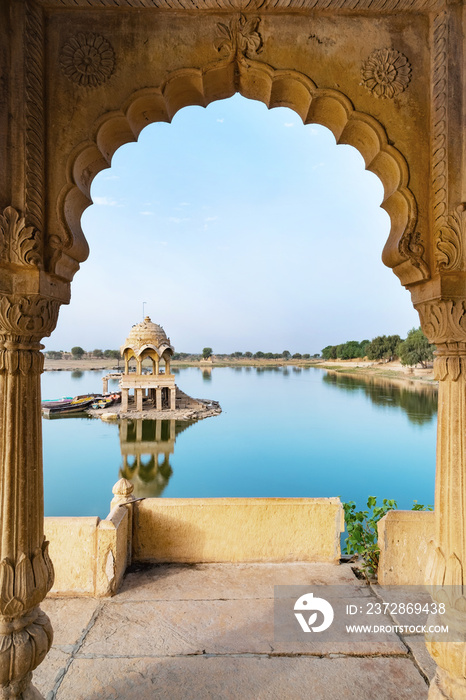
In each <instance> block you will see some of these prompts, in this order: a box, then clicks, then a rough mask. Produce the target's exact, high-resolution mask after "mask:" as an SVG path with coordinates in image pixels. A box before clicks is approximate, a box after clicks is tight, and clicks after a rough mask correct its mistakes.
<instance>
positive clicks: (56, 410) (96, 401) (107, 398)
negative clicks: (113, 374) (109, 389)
mask: <svg viewBox="0 0 466 700" xmlns="http://www.w3.org/2000/svg"><path fill="white" fill-rule="evenodd" d="M120 400H121V394H119V393H113V394H105V395H102V394H82V395H80V396H75V397H74V398H73V397H71V396H67V397H64V398H62V399H55V400H52V401H50V400H45V401H42V404H41V406H42V415H43V416H45V417H46V418H51V417H55V416H70V415H76V414H78V413H84V412H85V411H87V409H89V408H93V409H98V408H107V407H108V406H111V405H112V404H113V403H115V402H117V401H120Z"/></svg>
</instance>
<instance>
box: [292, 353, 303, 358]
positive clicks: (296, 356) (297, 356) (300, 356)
mask: <svg viewBox="0 0 466 700" xmlns="http://www.w3.org/2000/svg"><path fill="white" fill-rule="evenodd" d="M301 358H302V355H301V353H300V352H295V353H294V355H293V360H301Z"/></svg>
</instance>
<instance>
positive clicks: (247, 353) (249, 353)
mask: <svg viewBox="0 0 466 700" xmlns="http://www.w3.org/2000/svg"><path fill="white" fill-rule="evenodd" d="M244 357H252V352H251V351H250V350H248V351H247V352H245V353H244Z"/></svg>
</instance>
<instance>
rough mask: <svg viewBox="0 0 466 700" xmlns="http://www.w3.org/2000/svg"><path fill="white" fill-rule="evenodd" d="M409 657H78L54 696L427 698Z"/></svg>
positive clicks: (132, 699) (67, 699) (64, 699)
mask: <svg viewBox="0 0 466 700" xmlns="http://www.w3.org/2000/svg"><path fill="white" fill-rule="evenodd" d="M426 697H427V686H426V684H425V683H424V681H423V679H422V678H421V676H420V675H419V673H418V672H417V670H416V668H415V667H414V665H413V664H412V662H411V661H410V660H408V659H389V658H371V659H359V658H340V659H315V658H271V659H269V658H262V659H258V658H244V657H243V658H225V657H221V658H216V657H214V658H208V657H195V658H181V659H180V658H175V659H147V658H134V659H121V658H120V659H77V660H75V661H73V664H72V666H71V668H70V671H69V672H68V674H67V676H66V678H65V680H64V681H63V683H62V685H61V686H60V689H59V691H58V694H57V700H116V699H117V698H118V699H120V698H124V699H125V700H156V699H157V698H160V700H166V698H171V700H199V699H200V698H202V699H203V700H218V699H219V698H222V700H245V698H254V699H255V700H308V698H312V700H333V699H335V698H342V699H343V698H344V700H375V698H376V699H377V700H395V699H396V700H426Z"/></svg>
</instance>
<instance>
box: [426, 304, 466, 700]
mask: <svg viewBox="0 0 466 700" xmlns="http://www.w3.org/2000/svg"><path fill="white" fill-rule="evenodd" d="M418 310H419V312H420V316H421V322H422V326H423V329H424V332H425V333H426V335H427V337H428V338H429V340H430V341H431V342H434V343H435V344H436V345H437V352H436V359H435V364H434V368H435V376H436V378H437V379H438V380H439V407H438V430H437V470H436V483H435V541H434V542H433V543H432V545H431V552H430V564H429V569H428V579H427V580H428V583H429V584H430V585H431V586H432V589H431V590H432V594H433V597H434V599H435V600H436V601H437V602H439V603H444V604H445V606H446V614H445V615H439V616H437V618H436V619H435V620H430V622H431V623H433V624H443V625H449V628H450V631H452V630H454V634H455V639H456V641H452V642H445V641H441V642H440V641H435V637H434V638H429V636H427V637H426V644H427V648H428V650H429V652H430V654H431V656H432V657H433V658H434V659H435V661H436V663H437V674H436V676H435V678H434V680H433V682H432V684H431V687H430V692H429V700H445V699H446V698H448V699H450V700H466V575H465V573H466V301H462V300H445V301H443V300H442V301H438V302H436V303H429V304H423V305H421V306H420V307H419V308H418ZM461 640H462V641H461Z"/></svg>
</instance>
